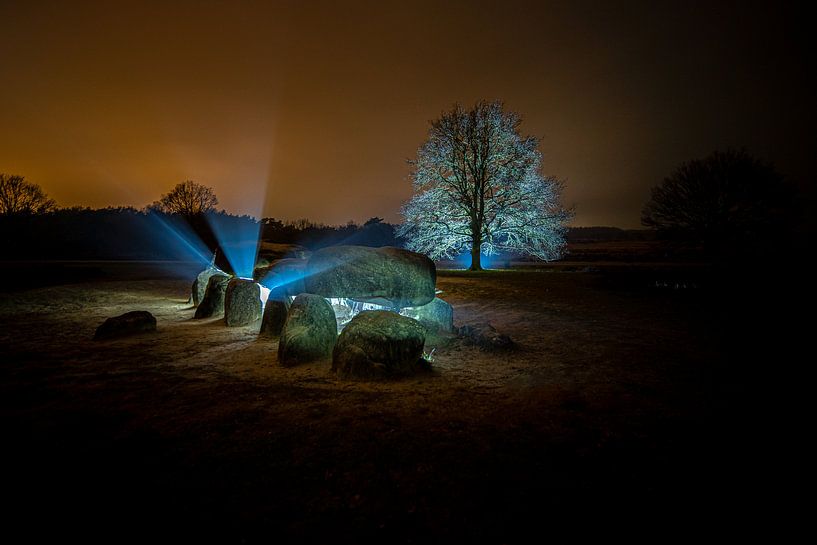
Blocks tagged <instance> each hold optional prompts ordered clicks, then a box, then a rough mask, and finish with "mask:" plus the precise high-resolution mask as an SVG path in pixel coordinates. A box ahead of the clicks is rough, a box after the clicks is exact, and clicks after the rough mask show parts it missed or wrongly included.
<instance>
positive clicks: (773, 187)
mask: <svg viewBox="0 0 817 545" xmlns="http://www.w3.org/2000/svg"><path fill="white" fill-rule="evenodd" d="M790 205H791V192H790V190H789V188H788V186H787V185H786V184H785V183H784V179H783V176H782V175H781V174H779V173H778V172H777V171H776V170H775V168H774V167H773V166H772V165H770V164H766V163H764V162H763V161H761V160H760V159H758V158H756V157H753V156H752V155H750V154H749V153H748V152H746V151H745V150H732V149H730V150H727V151H723V152H722V151H716V152H714V153H712V154H710V155H709V156H707V157H705V158H703V159H696V160H692V161H688V162H685V163H682V164H681V165H680V166H678V168H676V169H675V172H673V173H672V175H671V176H669V177H668V178H665V179H664V181H663V183H662V184H660V185H658V186H656V187H654V188H653V189H652V194H651V198H650V200H649V202H647V204H646V205H645V206H644V209H643V211H642V214H641V222H642V224H643V225H645V226H646V227H651V228H653V229H656V230H657V231H659V232H660V233H662V234H663V235H665V236H666V237H669V238H672V239H675V240H682V241H686V242H693V243H699V244H702V245H703V247H704V248H705V249H706V250H707V251H708V252H709V253H718V254H722V255H723V254H735V253H736V252H740V253H745V252H746V251H747V250H748V249H749V246H755V247H756V248H758V249H760V247H762V246H764V245H765V243H764V242H763V241H764V240H768V239H769V238H774V237H777V236H779V235H780V231H781V229H782V228H784V227H785V224H786V223H787V222H788V221H789V220H790V218H788V214H790Z"/></svg>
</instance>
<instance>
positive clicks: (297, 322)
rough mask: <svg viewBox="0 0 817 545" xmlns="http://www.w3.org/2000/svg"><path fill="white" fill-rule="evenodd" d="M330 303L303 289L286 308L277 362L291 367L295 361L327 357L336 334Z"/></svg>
mask: <svg viewBox="0 0 817 545" xmlns="http://www.w3.org/2000/svg"><path fill="white" fill-rule="evenodd" d="M337 327H338V326H337V322H336V321H335V313H334V312H332V307H331V306H330V305H329V303H327V302H326V299H324V298H323V297H321V296H320V295H314V294H311V293H302V294H300V295H299V296H297V297H296V298H295V300H294V301H293V302H292V306H290V308H289V313H288V314H287V319H286V322H284V328H283V330H282V331H281V341H280V343H279V344H278V362H279V363H280V364H281V365H283V366H285V367H290V366H293V365H296V364H298V363H306V362H310V361H315V360H321V359H324V358H327V359H328V358H329V356H331V354H332V347H333V346H335V341H336V340H337V337H338V329H337Z"/></svg>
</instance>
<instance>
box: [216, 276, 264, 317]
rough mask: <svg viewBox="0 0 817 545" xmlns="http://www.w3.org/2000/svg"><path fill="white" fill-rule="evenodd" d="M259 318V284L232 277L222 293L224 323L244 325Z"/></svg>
mask: <svg viewBox="0 0 817 545" xmlns="http://www.w3.org/2000/svg"><path fill="white" fill-rule="evenodd" d="M260 318H261V286H259V285H258V284H256V283H255V282H253V281H252V280H249V279H245V278H233V279H232V280H230V282H229V283H228V284H227V292H226V293H225V294H224V323H225V324H227V325H228V326H229V327H238V326H244V325H248V324H251V323H253V322H254V321H256V320H258V319H260Z"/></svg>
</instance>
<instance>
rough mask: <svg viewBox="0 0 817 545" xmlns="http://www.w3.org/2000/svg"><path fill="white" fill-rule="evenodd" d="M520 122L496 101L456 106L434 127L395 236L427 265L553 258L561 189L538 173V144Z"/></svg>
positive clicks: (561, 219) (560, 241) (559, 244)
mask: <svg viewBox="0 0 817 545" xmlns="http://www.w3.org/2000/svg"><path fill="white" fill-rule="evenodd" d="M520 123H521V118H520V117H519V116H518V115H517V114H515V113H513V112H505V111H503V107H502V104H501V103H500V102H480V103H478V104H476V105H475V106H474V107H473V108H471V109H470V110H465V109H463V108H462V107H461V106H460V105H459V104H457V105H455V106H454V108H453V109H452V110H451V111H449V112H446V113H444V114H443V115H442V116H441V117H440V118H439V119H437V120H435V121H432V122H431V129H430V130H429V137H428V140H427V141H426V142H425V143H424V144H423V145H422V146H421V147H420V149H419V150H418V152H417V159H415V160H413V161H411V162H410V163H411V164H412V166H413V167H414V171H413V182H414V196H413V197H412V198H411V200H410V201H409V202H408V203H407V204H406V205H405V206H404V207H403V217H404V218H405V223H403V225H401V227H400V229H399V235H400V236H402V237H405V239H406V241H407V246H408V247H409V248H410V249H412V250H416V251H420V252H424V253H426V254H428V255H429V256H430V257H432V258H435V259H436V258H440V257H449V258H450V257H453V256H455V255H458V254H460V253H462V252H465V251H469V250H470V253H471V270H480V269H481V268H482V265H481V261H480V255H481V254H482V253H485V254H488V255H490V254H493V253H495V252H497V251H511V252H519V253H526V254H530V255H534V256H536V257H539V258H540V259H544V260H551V259H556V258H558V257H559V256H560V255H561V252H562V249H563V246H564V223H565V222H566V221H567V220H568V219H570V217H571V214H570V213H569V212H568V211H566V210H564V209H563V208H562V207H561V205H560V204H559V193H560V190H561V185H560V183H559V182H558V181H556V180H555V179H554V178H550V177H545V176H542V174H541V173H540V172H539V170H540V165H541V161H542V156H541V153H539V150H538V145H539V140H538V139H537V138H535V137H533V136H527V137H522V136H520V134H519V125H520Z"/></svg>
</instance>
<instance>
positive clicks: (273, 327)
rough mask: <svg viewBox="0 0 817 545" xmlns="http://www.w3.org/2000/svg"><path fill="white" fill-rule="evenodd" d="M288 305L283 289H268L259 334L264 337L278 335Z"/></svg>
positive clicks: (275, 336) (285, 318)
mask: <svg viewBox="0 0 817 545" xmlns="http://www.w3.org/2000/svg"><path fill="white" fill-rule="evenodd" d="M290 306H291V305H290V302H289V297H287V295H286V292H285V291H284V290H282V289H274V290H272V291H270V294H269V297H268V298H267V304H266V305H265V306H264V317H263V318H262V319H261V332H260V334H261V335H263V336H266V337H273V338H277V337H280V336H281V331H283V329H284V323H285V322H286V320H287V314H288V313H289V307H290Z"/></svg>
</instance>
